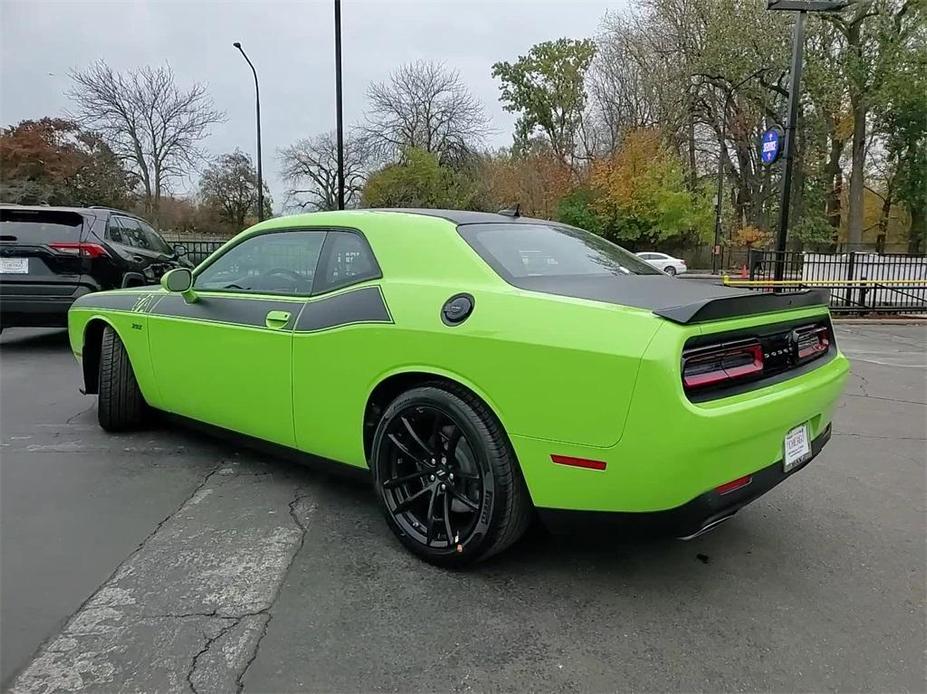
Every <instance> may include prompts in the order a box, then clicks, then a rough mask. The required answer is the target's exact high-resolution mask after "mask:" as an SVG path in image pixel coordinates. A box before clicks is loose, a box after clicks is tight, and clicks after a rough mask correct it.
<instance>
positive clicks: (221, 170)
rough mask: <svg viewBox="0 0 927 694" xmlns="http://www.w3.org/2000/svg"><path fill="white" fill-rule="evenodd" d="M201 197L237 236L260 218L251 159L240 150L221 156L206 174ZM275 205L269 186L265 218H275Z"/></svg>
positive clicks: (201, 182)
mask: <svg viewBox="0 0 927 694" xmlns="http://www.w3.org/2000/svg"><path fill="white" fill-rule="evenodd" d="M200 198H201V200H202V202H203V205H204V207H207V208H211V209H214V210H215V211H216V213H217V216H218V218H219V220H220V221H221V222H223V223H224V224H225V225H227V226H228V227H229V231H231V232H233V233H235V232H239V231H241V230H242V229H244V228H245V227H246V226H247V224H246V222H247V220H248V219H249V218H251V219H254V218H256V216H257V215H256V214H255V212H256V211H257V201H258V186H257V173H256V172H255V170H254V165H253V164H252V163H251V158H250V157H249V156H248V155H247V154H245V153H244V152H242V151H241V150H237V149H236V150H235V151H234V152H232V153H231V154H224V155H222V156H221V157H219V158H218V159H217V160H216V161H215V162H214V163H213V164H211V165H210V166H209V167H208V168H207V169H206V171H204V172H203V177H202V178H201V179H200ZM272 205H273V202H272V201H271V199H270V192H269V191H268V190H267V186H266V185H265V186H264V214H263V215H262V216H270V215H271V207H272ZM252 215H253V216H252Z"/></svg>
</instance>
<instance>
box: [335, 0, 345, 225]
mask: <svg viewBox="0 0 927 694" xmlns="http://www.w3.org/2000/svg"><path fill="white" fill-rule="evenodd" d="M335 111H336V115H335V119H336V122H337V126H336V130H337V133H338V209H339V210H343V209H344V114H343V112H342V105H341V0H335Z"/></svg>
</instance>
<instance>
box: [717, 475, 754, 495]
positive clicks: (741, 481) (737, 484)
mask: <svg viewBox="0 0 927 694" xmlns="http://www.w3.org/2000/svg"><path fill="white" fill-rule="evenodd" d="M752 481H753V478H752V477H751V476H750V475H747V476H746V477H738V478H737V479H736V480H731V481H730V482H725V483H724V484H722V485H721V486H720V487H715V491H716V492H718V494H729V493H731V492H736V491H737V490H738V489H743V488H744V487H746V486H747V485H748V484H750V483H751V482H752Z"/></svg>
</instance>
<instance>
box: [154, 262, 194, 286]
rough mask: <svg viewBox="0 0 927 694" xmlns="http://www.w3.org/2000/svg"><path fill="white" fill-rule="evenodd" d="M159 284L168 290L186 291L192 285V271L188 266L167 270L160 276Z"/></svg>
mask: <svg viewBox="0 0 927 694" xmlns="http://www.w3.org/2000/svg"><path fill="white" fill-rule="evenodd" d="M161 286H162V287H164V288H165V289H166V290H167V291H169V292H186V291H189V289H190V287H192V286H193V273H191V272H190V270H189V269H188V268H185V267H177V268H174V269H173V270H168V271H167V272H165V273H164V276H163V277H161Z"/></svg>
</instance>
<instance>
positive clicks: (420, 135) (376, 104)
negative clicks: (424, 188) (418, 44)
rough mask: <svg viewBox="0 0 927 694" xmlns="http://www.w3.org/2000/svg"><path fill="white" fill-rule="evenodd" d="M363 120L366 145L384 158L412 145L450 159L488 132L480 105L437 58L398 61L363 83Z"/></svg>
mask: <svg viewBox="0 0 927 694" xmlns="http://www.w3.org/2000/svg"><path fill="white" fill-rule="evenodd" d="M367 99H368V100H369V102H370V105H369V110H368V113H367V116H366V123H365V125H364V126H363V129H362V130H363V134H364V136H365V137H366V139H367V141H368V143H369V145H370V147H371V149H372V151H373V152H374V153H375V154H377V155H379V156H381V157H382V158H385V159H392V158H394V157H396V156H397V155H399V154H400V153H401V152H403V151H405V150H407V149H410V148H414V149H419V150H422V151H424V152H428V153H430V154H434V155H436V156H437V157H438V160H439V162H440V163H441V164H454V163H456V162H459V161H460V160H461V159H462V158H464V157H465V156H466V155H467V154H469V153H471V152H473V151H474V150H475V149H476V148H477V147H478V146H479V145H480V144H482V142H483V140H484V139H485V137H486V135H487V134H488V132H489V128H488V120H487V119H486V116H485V114H484V113H483V106H482V104H481V103H480V102H479V100H478V99H476V97H474V96H473V95H472V94H471V93H470V91H469V90H468V89H467V87H466V86H465V85H464V83H463V82H462V81H461V79H460V74H459V73H458V72H457V71H456V70H449V69H448V68H447V67H445V66H444V64H442V63H436V62H427V61H421V60H420V61H417V62H414V63H409V64H407V65H403V66H401V67H400V68H398V69H397V70H396V71H394V72H393V73H392V74H391V75H390V76H389V78H388V79H387V80H386V81H385V82H375V83H373V84H371V85H370V87H368V89H367Z"/></svg>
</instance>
